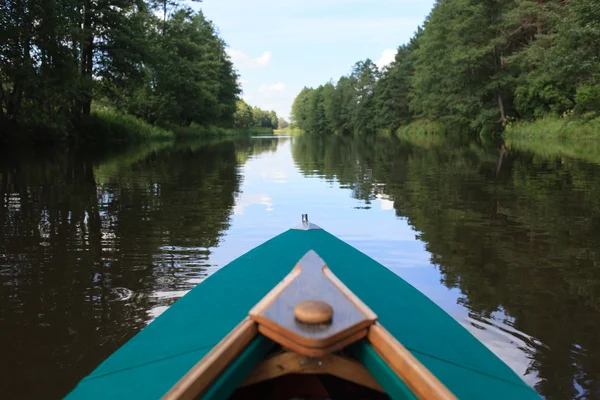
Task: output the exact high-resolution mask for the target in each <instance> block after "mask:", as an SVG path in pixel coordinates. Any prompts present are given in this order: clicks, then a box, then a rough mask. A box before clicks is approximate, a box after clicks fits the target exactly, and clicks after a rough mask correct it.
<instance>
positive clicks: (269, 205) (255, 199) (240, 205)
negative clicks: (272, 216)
mask: <svg viewBox="0 0 600 400" xmlns="http://www.w3.org/2000/svg"><path fill="white" fill-rule="evenodd" d="M254 204H259V205H263V206H265V207H266V209H267V211H269V212H270V211H273V198H272V197H271V196H270V195H268V194H262V193H242V195H241V196H240V197H238V199H237V200H236V202H235V206H234V207H233V213H234V214H235V215H243V214H244V208H246V207H249V206H252V205H254Z"/></svg>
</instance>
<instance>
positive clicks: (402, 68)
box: [292, 0, 600, 136]
mask: <svg viewBox="0 0 600 400" xmlns="http://www.w3.org/2000/svg"><path fill="white" fill-rule="evenodd" d="M598 15H600V3H599V2H597V1H596V0H572V1H568V2H564V1H560V0H444V1H441V0H440V1H437V2H436V3H435V5H434V7H433V10H432V11H431V13H430V14H429V16H428V17H427V19H426V20H425V22H424V24H423V27H422V28H419V29H418V31H417V32H416V34H415V36H414V37H413V39H411V41H410V42H409V43H408V44H406V45H402V46H400V47H399V48H398V52H397V55H396V58H395V60H394V62H392V63H391V64H390V65H389V66H387V67H384V68H383V69H382V70H381V71H378V70H377V68H376V67H375V66H374V65H373V64H372V63H371V61H370V60H366V61H364V62H359V63H357V64H356V65H355V66H354V68H353V70H352V72H351V73H350V74H349V75H348V76H344V77H342V78H340V79H339V80H338V82H337V84H332V83H328V84H326V85H325V86H320V87H319V88H316V89H311V88H304V89H303V90H302V91H301V92H300V94H298V96H297V98H296V101H295V102H294V105H293V107H292V123H293V124H294V125H295V126H297V127H299V128H301V129H303V130H305V131H307V132H309V133H317V134H331V133H337V134H348V133H356V134H359V135H367V134H370V133H372V132H375V131H383V132H396V131H397V130H398V128H400V127H402V126H403V125H406V124H409V123H410V122H411V121H413V120H414V119H416V120H428V121H441V122H442V124H443V125H450V126H460V127H468V128H469V129H470V130H471V131H474V130H475V131H479V132H480V135H484V136H491V135H493V134H494V133H495V132H498V131H500V130H502V129H504V128H505V127H506V126H507V125H509V124H510V123H511V121H514V120H516V119H518V120H531V119H537V118H543V117H545V116H547V115H555V116H559V115H563V114H565V113H570V112H571V111H572V110H574V111H575V112H576V113H577V114H578V115H583V116H585V117H587V118H588V119H589V118H592V117H594V116H597V115H598V113H599V112H600V89H599V87H600V24H598V18H597V16H598ZM413 128H414V127H411V128H409V129H408V130H405V129H403V130H402V131H401V132H400V134H402V135H405V134H406V133H407V132H410V131H412V130H414V129H413ZM592 130H593V129H592ZM460 131H463V129H461V130H460Z"/></svg>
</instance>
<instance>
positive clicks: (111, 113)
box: [79, 108, 174, 143]
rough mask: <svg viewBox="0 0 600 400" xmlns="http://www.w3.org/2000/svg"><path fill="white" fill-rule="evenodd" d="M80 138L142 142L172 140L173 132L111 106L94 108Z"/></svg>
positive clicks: (98, 140) (94, 140)
mask: <svg viewBox="0 0 600 400" xmlns="http://www.w3.org/2000/svg"><path fill="white" fill-rule="evenodd" d="M84 132H85V133H84V134H82V135H85V136H82V137H80V138H79V139H83V140H85V141H89V142H105V143H108V142H140V141H144V140H172V139H173V138H174V135H173V132H171V131H169V130H167V129H163V128H159V127H157V126H154V125H151V124H149V123H147V122H145V121H143V120H141V119H139V118H137V117H135V116H133V115H128V114H123V113H122V112H119V111H115V110H111V109H109V108H94V109H93V110H92V112H91V115H90V119H89V122H88V123H87V129H86V130H85V131H84Z"/></svg>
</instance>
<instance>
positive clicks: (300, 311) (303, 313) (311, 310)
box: [294, 300, 333, 324]
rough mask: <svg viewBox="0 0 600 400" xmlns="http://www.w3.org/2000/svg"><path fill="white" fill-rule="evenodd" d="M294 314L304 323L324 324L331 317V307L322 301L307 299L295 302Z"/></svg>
mask: <svg viewBox="0 0 600 400" xmlns="http://www.w3.org/2000/svg"><path fill="white" fill-rule="evenodd" d="M294 316H295V317H296V319H297V320H298V321H300V322H304V323H305V324H324V323H326V322H329V321H331V318H333V308H331V306H330V305H329V304H327V303H325V302H323V301H317V300H307V301H303V302H301V303H298V304H296V307H294Z"/></svg>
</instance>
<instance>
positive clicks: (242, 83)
mask: <svg viewBox="0 0 600 400" xmlns="http://www.w3.org/2000/svg"><path fill="white" fill-rule="evenodd" d="M238 82H239V83H240V85H245V84H246V83H248V79H238Z"/></svg>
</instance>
